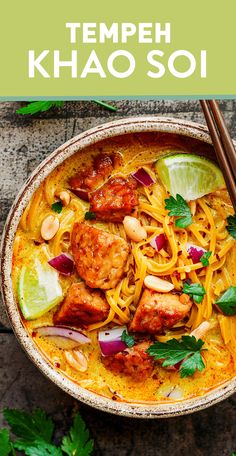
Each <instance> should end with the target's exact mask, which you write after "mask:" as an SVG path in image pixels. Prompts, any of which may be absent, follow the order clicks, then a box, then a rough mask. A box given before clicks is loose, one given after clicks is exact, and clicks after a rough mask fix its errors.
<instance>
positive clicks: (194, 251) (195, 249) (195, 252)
mask: <svg viewBox="0 0 236 456" xmlns="http://www.w3.org/2000/svg"><path fill="white" fill-rule="evenodd" d="M186 249H187V252H188V254H189V255H190V257H191V259H192V262H193V263H199V261H200V258H201V257H202V255H203V254H204V253H205V252H206V251H207V250H205V249H203V248H202V247H199V245H195V244H190V243H187V244H186Z"/></svg>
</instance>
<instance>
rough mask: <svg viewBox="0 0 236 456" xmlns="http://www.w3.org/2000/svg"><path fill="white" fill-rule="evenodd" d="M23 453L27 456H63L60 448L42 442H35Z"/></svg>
mask: <svg viewBox="0 0 236 456" xmlns="http://www.w3.org/2000/svg"><path fill="white" fill-rule="evenodd" d="M24 452H25V454H26V455H27V456H63V455H62V451H61V449H60V448H57V447H56V446H55V445H51V444H50V443H46V442H43V441H38V442H35V443H33V444H32V445H30V446H28V447H26V448H25V449H24Z"/></svg>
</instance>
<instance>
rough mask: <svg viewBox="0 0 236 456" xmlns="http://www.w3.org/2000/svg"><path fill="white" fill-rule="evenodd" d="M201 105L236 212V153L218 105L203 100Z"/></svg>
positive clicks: (214, 102)
mask: <svg viewBox="0 0 236 456" xmlns="http://www.w3.org/2000/svg"><path fill="white" fill-rule="evenodd" d="M200 103H201V106H202V110H203V112H204V115H205V118H206V122H207V126H208V129H209V132H210V135H211V138H212V142H213V145H214V148H215V152H216V156H217V159H218V162H219V165H220V168H221V170H222V173H223V175H224V178H225V183H226V185H227V189H228V191H229V194H230V197H231V200H232V204H233V207H234V210H235V211H236V151H235V148H234V146H233V143H232V140H231V138H230V135H229V132H228V130H227V127H226V125H225V122H224V119H223V117H222V115H221V112H220V109H219V106H218V103H217V102H216V101H214V100H209V101H207V100H201V101H200Z"/></svg>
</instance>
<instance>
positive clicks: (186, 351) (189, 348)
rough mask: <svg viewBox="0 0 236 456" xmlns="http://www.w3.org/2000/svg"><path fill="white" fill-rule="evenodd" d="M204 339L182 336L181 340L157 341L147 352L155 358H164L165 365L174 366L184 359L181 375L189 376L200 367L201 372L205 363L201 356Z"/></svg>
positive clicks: (163, 363)
mask: <svg viewBox="0 0 236 456" xmlns="http://www.w3.org/2000/svg"><path fill="white" fill-rule="evenodd" d="M203 345H204V342H203V340H201V339H198V340H197V339H196V338H195V337H194V336H182V339H181V340H177V339H171V340H168V341H167V342H155V343H154V344H153V345H151V346H150V347H149V348H148V349H147V352H148V354H149V355H150V356H153V357H154V359H155V360H164V361H163V362H162V366H163V367H168V366H174V365H175V364H177V363H179V362H181V361H182V363H181V366H180V370H179V372H180V377H181V378H183V377H189V376H192V375H193V374H194V372H195V371H196V370H197V369H198V370H199V372H201V371H202V370H203V369H204V367H205V364H204V362H203V359H202V356H201V349H202V347H203Z"/></svg>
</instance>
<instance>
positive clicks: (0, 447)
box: [0, 429, 14, 456]
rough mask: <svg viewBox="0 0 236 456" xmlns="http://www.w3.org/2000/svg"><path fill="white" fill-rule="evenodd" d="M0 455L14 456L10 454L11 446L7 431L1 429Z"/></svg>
mask: <svg viewBox="0 0 236 456" xmlns="http://www.w3.org/2000/svg"><path fill="white" fill-rule="evenodd" d="M13 451H14V450H13ZM0 454H1V456H8V455H10V454H14V453H12V444H11V442H10V436H9V431H8V429H2V430H1V431H0Z"/></svg>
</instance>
